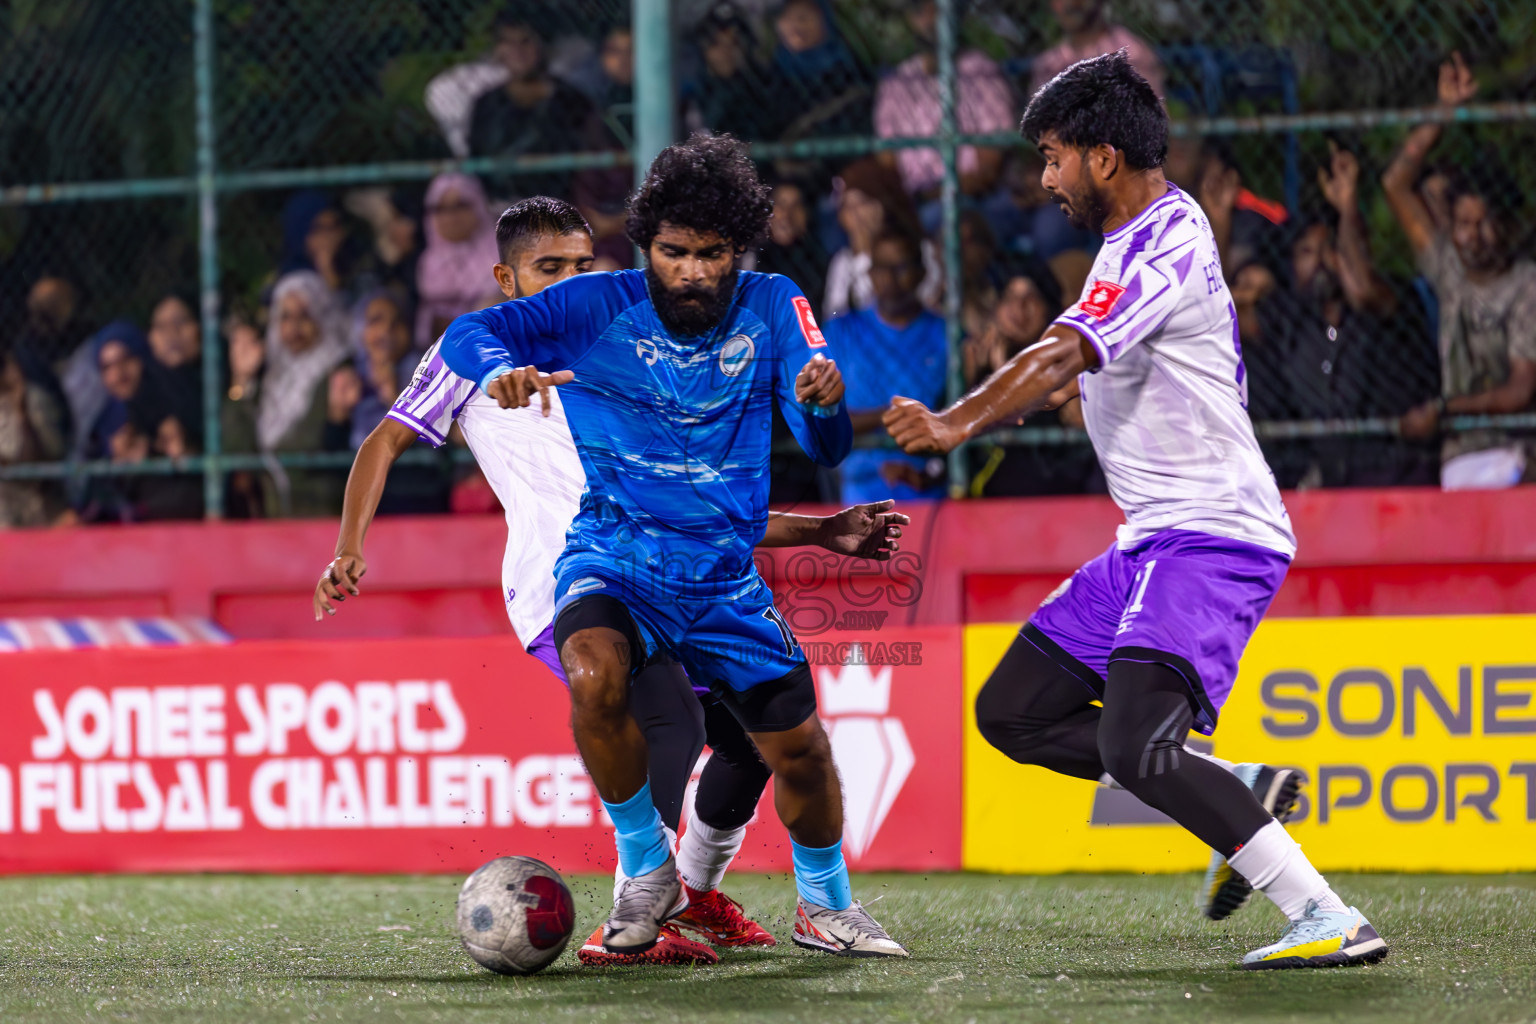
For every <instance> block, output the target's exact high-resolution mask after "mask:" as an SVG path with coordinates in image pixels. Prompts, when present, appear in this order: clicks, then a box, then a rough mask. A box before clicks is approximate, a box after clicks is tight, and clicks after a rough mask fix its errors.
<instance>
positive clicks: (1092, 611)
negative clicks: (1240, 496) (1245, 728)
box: [1026, 530, 1291, 734]
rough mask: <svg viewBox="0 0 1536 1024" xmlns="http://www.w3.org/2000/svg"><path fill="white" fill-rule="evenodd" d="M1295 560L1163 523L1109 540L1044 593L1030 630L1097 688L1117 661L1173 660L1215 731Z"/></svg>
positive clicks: (1204, 721)
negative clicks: (1132, 538) (1146, 535)
mask: <svg viewBox="0 0 1536 1024" xmlns="http://www.w3.org/2000/svg"><path fill="white" fill-rule="evenodd" d="M1290 564H1291V561H1290V559H1289V558H1287V557H1286V556H1285V555H1282V554H1281V553H1280V552H1278V551H1273V550H1271V549H1269V548H1265V547H1260V546H1259V545H1257V544H1249V543H1247V542H1245V541H1240V540H1228V539H1227V538H1225V537H1215V536H1212V535H1211V534H1208V533H1200V532H1198V531H1195V530H1164V531H1163V532H1161V533H1158V534H1156V535H1154V536H1153V537H1151V538H1150V539H1149V540H1146V541H1144V542H1143V543H1142V544H1140V545H1139V546H1138V547H1136V548H1133V549H1132V550H1130V551H1122V550H1121V549H1120V548H1119V546H1118V545H1115V544H1111V545H1110V546H1109V550H1107V551H1105V552H1104V553H1103V554H1102V555H1100V556H1099V557H1097V558H1095V559H1094V560H1093V561H1091V562H1089V563H1088V564H1087V565H1085V566H1083V567H1082V568H1081V569H1079V570H1077V572H1075V573H1073V574H1072V578H1071V579H1069V580H1067V582H1065V583H1063V584H1062V585H1061V587H1059V588H1058V589H1057V590H1056V592H1055V593H1053V594H1052V595H1051V596H1050V597H1048V598H1046V599H1045V602H1044V603H1043V604H1041V605H1040V607H1039V609H1038V610H1037V611H1036V612H1035V614H1034V615H1032V616H1030V619H1029V626H1033V627H1034V630H1028V628H1027V627H1026V635H1029V633H1036V636H1034V637H1032V639H1034V640H1035V642H1036V643H1037V644H1038V643H1039V641H1040V637H1039V635H1038V634H1044V640H1045V641H1046V642H1045V643H1044V644H1040V646H1041V647H1042V648H1045V650H1046V653H1047V654H1049V655H1050V656H1051V657H1052V658H1054V659H1055V660H1056V661H1057V662H1058V663H1059V664H1061V666H1062V667H1063V668H1065V669H1066V670H1067V671H1069V672H1071V673H1072V674H1073V675H1074V676H1076V677H1077V678H1078V679H1080V680H1082V682H1083V683H1084V684H1085V685H1086V686H1088V687H1089V689H1091V690H1093V691H1094V693H1095V694H1096V695H1097V696H1099V697H1103V695H1104V677H1105V675H1106V674H1107V673H1108V671H1109V663H1110V662H1112V661H1140V662H1151V663H1154V664H1158V665H1167V666H1168V667H1169V668H1172V669H1174V670H1175V671H1177V672H1178V673H1179V674H1180V675H1182V676H1183V677H1184V678H1185V680H1186V681H1187V682H1188V683H1189V688H1190V692H1191V694H1192V696H1193V698H1194V704H1195V728H1196V729H1197V730H1199V731H1200V732H1202V733H1206V734H1209V733H1210V732H1211V730H1213V729H1215V728H1216V718H1217V715H1218V714H1219V713H1220V711H1221V706H1222V704H1224V703H1226V700H1227V694H1229V693H1231V692H1232V682H1233V680H1234V679H1236V678H1237V662H1238V659H1240V658H1241V657H1242V655H1243V648H1244V647H1246V646H1248V638H1249V637H1251V636H1252V635H1253V631H1254V628H1255V627H1257V626H1258V624H1259V620H1260V619H1262V618H1263V617H1264V612H1265V611H1266V610H1267V609H1268V608H1269V603H1270V602H1271V601H1273V600H1274V597H1275V592H1276V591H1278V590H1279V589H1280V584H1281V582H1282V581H1283V580H1284V579H1285V572H1286V570H1287V569H1288V568H1289V567H1290ZM1053 648H1054V649H1053Z"/></svg>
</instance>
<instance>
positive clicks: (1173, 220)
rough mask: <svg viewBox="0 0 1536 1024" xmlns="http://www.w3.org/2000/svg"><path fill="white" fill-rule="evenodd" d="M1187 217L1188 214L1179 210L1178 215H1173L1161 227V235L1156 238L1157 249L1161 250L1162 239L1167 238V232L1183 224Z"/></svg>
mask: <svg viewBox="0 0 1536 1024" xmlns="http://www.w3.org/2000/svg"><path fill="white" fill-rule="evenodd" d="M1188 216H1189V212H1188V211H1187V210H1180V211H1179V212H1178V213H1175V214H1174V215H1173V216H1172V217H1169V218H1168V223H1167V224H1164V225H1163V230H1162V233H1161V234H1159V235H1158V236H1157V246H1158V248H1162V245H1163V239H1165V238H1167V237H1168V232H1170V231H1172V230H1173V229H1174V228H1175V227H1177V226H1178V225H1180V224H1182V223H1183V222H1184V218H1185V217H1188Z"/></svg>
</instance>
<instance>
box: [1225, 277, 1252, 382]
mask: <svg viewBox="0 0 1536 1024" xmlns="http://www.w3.org/2000/svg"><path fill="white" fill-rule="evenodd" d="M1227 318H1228V319H1229V320H1231V321H1232V351H1234V352H1236V353H1237V383H1238V386H1239V387H1241V386H1242V383H1243V378H1244V377H1247V376H1248V364H1246V363H1245V362H1243V332H1242V330H1241V328H1239V327H1238V324H1237V307H1236V306H1234V305H1233V304H1232V303H1231V302H1230V301H1229V302H1228V303H1227ZM1243 408H1244V409H1246V408H1248V399H1247V398H1246V397H1244V398H1243Z"/></svg>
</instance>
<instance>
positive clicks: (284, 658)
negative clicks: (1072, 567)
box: [0, 627, 961, 873]
mask: <svg viewBox="0 0 1536 1024" xmlns="http://www.w3.org/2000/svg"><path fill="white" fill-rule="evenodd" d="M803 639H804V642H805V645H806V648H807V652H808V654H810V656H811V658H812V661H813V671H814V673H815V675H816V677H817V686H818V690H819V691H820V693H821V696H822V700H823V704H824V709H823V710H824V719H825V721H826V723H827V728H828V731H829V733H830V734H831V737H832V743H833V748H834V752H835V755H836V757H837V758H838V761H839V764H840V767H841V772H842V776H843V779H844V786H845V789H846V791H847V799H846V806H847V819H848V828H847V832H846V842H845V846H846V847H847V849H848V851H849V854H850V860H851V861H852V863H853V865H854V866H855V867H858V868H865V869H931V868H958V867H959V866H960V802H961V801H960V735H961V732H960V685H961V684H960V657H961V655H960V648H961V645H960V635H959V629H958V628H957V627H935V628H928V629H913V630H904V631H900V632H899V634H898V633H892V634H883V633H872V634H861V635H859V636H857V637H849V636H839V635H826V636H818V637H815V638H803ZM568 718H569V706H568V703H567V699H566V693H565V690H564V688H563V687H561V686H560V685H559V684H558V683H557V682H556V681H555V680H554V679H553V678H552V677H551V675H550V674H549V671H548V670H547V669H546V668H545V667H544V666H543V665H542V664H540V663H539V662H537V661H535V660H533V659H532V658H530V657H528V656H527V655H526V654H525V653H524V652H523V651H522V650H521V649H520V648H519V647H518V645H517V643H516V641H515V640H513V639H511V638H479V639H458V640H453V639H429V640H420V639H417V640H389V641H335V642H319V641H317V642H248V643H236V644H232V645H230V646H227V647H183V648H160V649H137V650H134V649H126V650H125V649H108V650H87V651H67V652H35V653H19V654H7V655H0V872H8V873H15V872H55V871H57V872H77V871H181V870H197V871H201V870H214V871H274V872H276V871H467V870H469V869H472V868H474V867H475V866H477V865H479V864H481V863H483V862H484V861H486V860H488V859H490V858H491V857H494V856H497V855H500V854H508V853H522V854H529V855H532V856H537V857H540V858H541V859H544V860H547V861H549V862H551V863H553V864H555V865H556V866H558V867H560V868H562V869H563V870H568V871H582V870H608V869H611V868H612V866H613V847H612V841H611V838H610V834H609V833H610V831H611V827H610V826H609V825H608V823H607V822H606V820H605V816H604V814H603V811H602V805H601V803H600V801H599V800H598V799H597V795H596V792H595V791H594V789H593V786H592V782H591V780H590V778H588V776H587V775H586V772H585V770H584V768H583V766H582V764H581V761H580V759H579V758H578V757H577V755H576V750H575V745H574V743H573V742H572V740H571V735H570V731H569V728H568V726H567V722H568ZM738 863H739V865H740V866H741V867H744V868H751V869H758V870H782V869H785V868H787V867H788V865H789V850H788V843H787V841H786V837H785V835H784V832H783V829H782V826H780V824H779V823H778V821H777V819H776V817H775V816H774V814H773V810H772V803H771V791H770V793H769V794H768V795H766V796H765V802H764V803H763V804H762V805H761V806H760V808H759V813H758V818H757V820H756V821H755V822H754V824H753V826H752V830H751V832H750V834H749V836H748V838H747V842H746V844H745V845H744V847H743V851H742V856H741V858H740V860H739V862H738Z"/></svg>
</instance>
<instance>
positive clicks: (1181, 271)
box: [1173, 246, 1195, 284]
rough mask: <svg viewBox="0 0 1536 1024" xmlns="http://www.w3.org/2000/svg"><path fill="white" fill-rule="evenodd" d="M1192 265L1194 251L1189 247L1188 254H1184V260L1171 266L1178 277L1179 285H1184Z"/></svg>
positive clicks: (1193, 262)
mask: <svg viewBox="0 0 1536 1024" xmlns="http://www.w3.org/2000/svg"><path fill="white" fill-rule="evenodd" d="M1194 264H1195V250H1194V247H1193V246H1191V247H1190V250H1189V252H1187V253H1185V254H1184V258H1183V259H1181V260H1179V261H1178V262H1177V263H1175V264H1174V265H1173V269H1174V272H1175V273H1177V274H1178V275H1179V284H1183V283H1184V279H1185V278H1186V277H1188V276H1189V268H1190V267H1192V266H1194Z"/></svg>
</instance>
